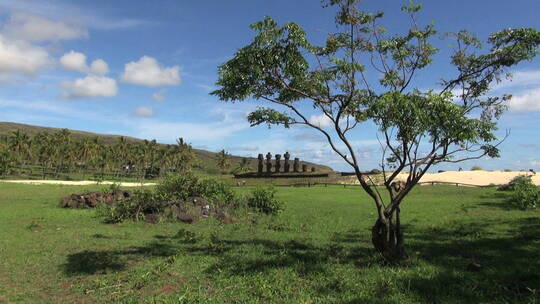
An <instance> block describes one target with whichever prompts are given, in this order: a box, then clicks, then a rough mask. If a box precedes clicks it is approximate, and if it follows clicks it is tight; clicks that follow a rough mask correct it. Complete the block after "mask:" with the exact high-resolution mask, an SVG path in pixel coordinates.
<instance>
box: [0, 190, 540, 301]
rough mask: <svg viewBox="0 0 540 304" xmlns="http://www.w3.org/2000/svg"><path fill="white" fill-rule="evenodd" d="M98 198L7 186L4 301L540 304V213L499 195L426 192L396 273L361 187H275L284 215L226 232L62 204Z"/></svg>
mask: <svg viewBox="0 0 540 304" xmlns="http://www.w3.org/2000/svg"><path fill="white" fill-rule="evenodd" d="M98 188H99V187H74V186H50V185H47V186H35V185H19V184H2V183H0V303H3V302H7V303H11V302H20V303H74V302H77V303H105V302H120V303H138V302H148V303H539V301H540V300H539V299H540V260H539V257H540V212H539V211H538V210H536V211H520V210H515V209H512V208H510V206H509V205H508V203H507V202H506V197H505V195H506V194H504V193H501V192H497V191H495V189H493V188H465V187H455V186H423V187H419V188H417V189H416V190H415V191H414V192H413V193H412V194H411V195H410V197H409V198H408V200H407V201H406V202H405V203H404V205H403V208H402V217H403V219H402V222H403V224H404V225H405V227H404V229H405V233H406V242H407V245H408V252H409V254H410V255H411V264H410V265H409V266H400V267H397V266H385V265H382V264H381V263H380V260H379V258H378V257H377V256H376V254H375V253H374V251H373V249H372V247H371V243H370V234H369V228H370V227H371V225H372V224H373V222H374V216H375V215H374V210H373V206H372V205H371V203H370V201H369V200H368V198H367V197H366V195H365V194H363V192H362V191H361V190H360V189H357V188H353V187H349V188H345V189H344V188H343V187H338V186H329V187H323V186H318V187H311V188H279V189H278V193H277V195H278V197H279V198H280V199H281V200H283V201H285V202H286V209H285V211H284V212H283V213H282V214H280V215H279V216H276V217H261V218H258V219H257V220H254V221H251V220H250V221H239V222H236V223H233V224H229V225H222V224H220V223H219V222H217V221H216V220H214V219H209V220H206V221H201V222H198V223H196V224H192V225H188V224H182V223H160V224H157V225H150V224H145V223H142V222H137V223H135V222H127V223H122V224H116V225H110V224H103V223H101V222H100V220H99V219H98V218H96V216H95V211H93V210H67V209H60V208H58V207H57V204H58V200H59V198H60V197H61V196H62V195H65V194H68V193H73V192H80V191H82V190H85V189H98ZM238 189H239V190H238V191H246V190H247V189H249V188H247V187H246V188H238ZM471 262H476V263H479V264H481V265H482V269H481V270H480V271H478V272H469V271H467V270H466V268H467V265H468V264H469V263H471Z"/></svg>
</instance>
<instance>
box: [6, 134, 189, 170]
mask: <svg viewBox="0 0 540 304" xmlns="http://www.w3.org/2000/svg"><path fill="white" fill-rule="evenodd" d="M196 160H197V158H196V155H195V153H194V152H193V149H192V147H191V146H190V145H189V144H188V143H186V142H185V141H184V140H183V139H182V138H179V139H178V140H177V143H176V145H160V144H158V143H157V142H156V141H155V140H152V141H148V140H145V141H143V142H142V144H135V143H132V142H128V141H127V140H126V139H125V138H124V137H118V138H117V140H116V142H115V143H112V144H105V143H104V142H103V141H101V139H100V138H99V137H94V138H92V139H90V138H83V139H76V138H75V137H74V136H73V135H72V133H71V132H70V131H69V130H67V129H62V130H59V131H57V132H56V133H47V132H40V133H37V134H35V135H33V136H31V135H28V134H26V133H25V132H22V131H20V130H18V131H15V132H12V133H11V134H10V135H1V136H0V175H7V174H20V175H24V174H28V173H30V172H34V173H36V172H39V173H40V174H41V175H42V177H43V178H45V177H47V176H49V177H51V176H52V177H55V178H56V177H58V176H59V175H60V174H61V173H78V174H81V175H83V176H84V175H88V174H94V175H97V176H99V177H101V178H103V177H105V176H106V175H107V176H114V177H134V178H154V177H157V176H160V175H163V174H165V173H167V172H170V171H174V172H185V171H188V170H190V169H191V168H192V167H193V166H194V165H196Z"/></svg>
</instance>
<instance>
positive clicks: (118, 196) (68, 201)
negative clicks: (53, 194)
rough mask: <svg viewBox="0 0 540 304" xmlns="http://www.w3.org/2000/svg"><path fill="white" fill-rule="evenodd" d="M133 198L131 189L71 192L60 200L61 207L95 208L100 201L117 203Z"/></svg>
mask: <svg viewBox="0 0 540 304" xmlns="http://www.w3.org/2000/svg"><path fill="white" fill-rule="evenodd" d="M128 199H131V193H130V192H129V191H123V190H116V191H114V192H113V193H105V194H104V193H102V192H87V193H84V194H75V193H74V194H71V195H68V196H65V197H63V198H62V199H61V200H60V207H61V208H73V209H77V208H95V207H96V206H97V205H98V204H100V203H106V204H108V205H113V204H116V203H117V202H119V201H122V200H128Z"/></svg>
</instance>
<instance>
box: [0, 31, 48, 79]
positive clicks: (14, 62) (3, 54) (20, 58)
mask: <svg viewBox="0 0 540 304" xmlns="http://www.w3.org/2000/svg"><path fill="white" fill-rule="evenodd" d="M51 63H52V59H51V58H50V57H49V54H48V53H47V51H46V50H45V49H44V48H42V47H39V46H33V45H30V44H28V43H26V42H22V41H11V40H9V39H6V38H5V37H3V36H2V35H0V74H4V75H5V74H24V75H35V74H37V72H38V71H39V70H40V69H42V68H44V67H46V66H48V65H50V64H51Z"/></svg>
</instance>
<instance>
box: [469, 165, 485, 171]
mask: <svg viewBox="0 0 540 304" xmlns="http://www.w3.org/2000/svg"><path fill="white" fill-rule="evenodd" d="M471 170H472V171H482V170H484V169H482V167H480V166H472V168H471Z"/></svg>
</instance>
